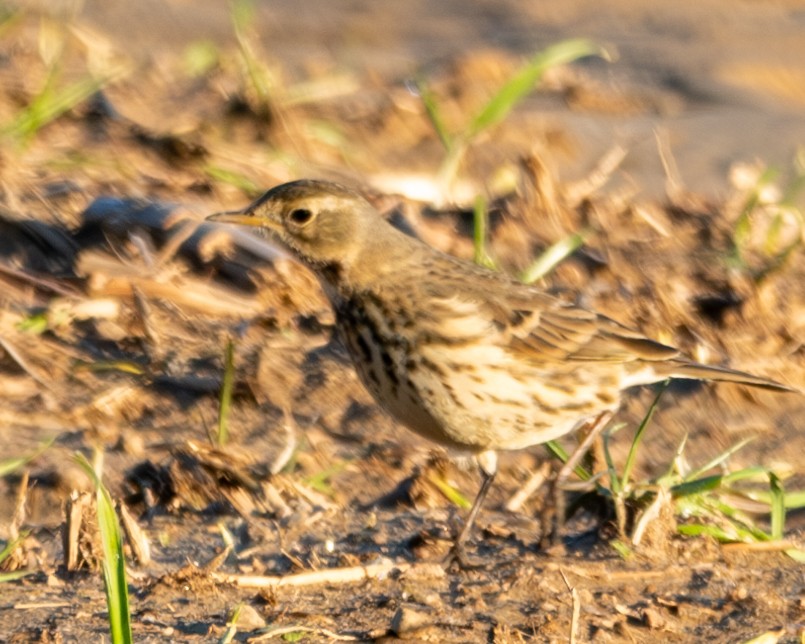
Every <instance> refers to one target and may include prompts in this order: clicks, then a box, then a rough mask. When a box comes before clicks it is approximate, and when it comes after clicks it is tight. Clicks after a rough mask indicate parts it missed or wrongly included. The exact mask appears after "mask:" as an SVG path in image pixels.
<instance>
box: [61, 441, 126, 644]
mask: <svg viewBox="0 0 805 644" xmlns="http://www.w3.org/2000/svg"><path fill="white" fill-rule="evenodd" d="M75 462H76V463H77V464H78V465H79V466H80V467H81V469H83V470H84V472H85V473H86V474H87V476H88V477H89V478H90V479H91V480H92V481H93V483H94V485H95V493H96V502H97V511H98V528H99V530H100V533H101V542H102V544H103V562H102V568H103V582H104V584H103V585H104V589H105V591H106V606H107V609H108V611H109V631H110V635H111V639H112V642H113V643H114V644H130V643H131V642H133V641H134V640H133V638H132V634H131V612H130V610H129V591H128V585H127V582H126V559H125V556H124V554H123V541H122V539H121V536H120V527H119V526H118V522H117V515H116V514H115V507H114V503H113V502H112V497H111V496H110V495H109V491H108V490H107V489H106V487H105V486H104V485H103V483H102V482H101V480H100V478H99V477H98V475H97V474H96V472H95V470H94V469H92V465H90V463H89V461H88V460H87V459H86V457H85V456H84V455H83V454H80V453H78V454H76V455H75Z"/></svg>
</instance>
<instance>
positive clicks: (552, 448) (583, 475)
mask: <svg viewBox="0 0 805 644" xmlns="http://www.w3.org/2000/svg"><path fill="white" fill-rule="evenodd" d="M545 447H546V448H547V450H548V451H549V452H550V453H551V454H553V455H554V456H555V457H556V458H558V459H559V460H560V461H562V462H563V463H567V461H568V459H569V458H570V455H569V454H568V453H567V452H566V451H565V448H564V447H562V446H561V445H560V444H559V443H558V442H557V441H548V442H547V443H545ZM573 471H574V472H575V473H576V476H578V477H579V478H580V479H581V480H582V481H589V480H590V479H591V478H592V477H593V475H592V474H591V473H590V472H588V471H587V470H586V469H584V468H583V467H582V466H581V465H577V466H576V467H575V468H574V470H573Z"/></svg>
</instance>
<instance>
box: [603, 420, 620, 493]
mask: <svg viewBox="0 0 805 644" xmlns="http://www.w3.org/2000/svg"><path fill="white" fill-rule="evenodd" d="M611 437H612V433H611V432H609V431H605V432H604V436H603V440H604V460H605V461H606V464H607V474H609V480H610V487H611V488H612V494H613V495H614V496H618V495H619V494H620V493H621V492H622V491H623V485H621V479H620V477H619V476H618V470H617V468H616V467H615V462H614V461H613V460H612V452H611V450H610V449H609V441H610V438H611Z"/></svg>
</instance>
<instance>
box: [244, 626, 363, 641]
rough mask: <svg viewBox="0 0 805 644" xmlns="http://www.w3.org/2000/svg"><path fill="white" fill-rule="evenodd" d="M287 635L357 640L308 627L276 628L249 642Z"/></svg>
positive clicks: (324, 629) (349, 636)
mask: <svg viewBox="0 0 805 644" xmlns="http://www.w3.org/2000/svg"><path fill="white" fill-rule="evenodd" d="M289 633H314V634H316V635H323V636H324V637H326V638H328V639H330V640H336V641H339V642H355V641H357V640H358V639H359V638H357V637H355V636H354V635H340V634H339V633H335V632H334V631H331V630H328V629H326V628H311V627H310V626H278V627H277V628H272V629H271V630H270V631H269V632H268V633H263V634H262V635H259V636H258V637H252V638H249V641H250V642H262V641H264V640H271V639H274V638H275V637H282V636H283V635H287V634H289ZM361 639H363V638H361Z"/></svg>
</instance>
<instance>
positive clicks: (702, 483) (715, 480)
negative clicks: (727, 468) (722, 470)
mask: <svg viewBox="0 0 805 644" xmlns="http://www.w3.org/2000/svg"><path fill="white" fill-rule="evenodd" d="M723 482H724V477H723V476H721V475H720V474H714V475H713V476H704V477H702V478H699V479H694V480H692V481H684V482H683V483H679V484H678V485H672V486H671V494H672V495H673V497H674V498H675V499H679V498H683V497H686V496H693V495H696V494H703V493H705V492H710V491H712V490H715V489H718V488H719V487H721V484H722V483H723Z"/></svg>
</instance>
